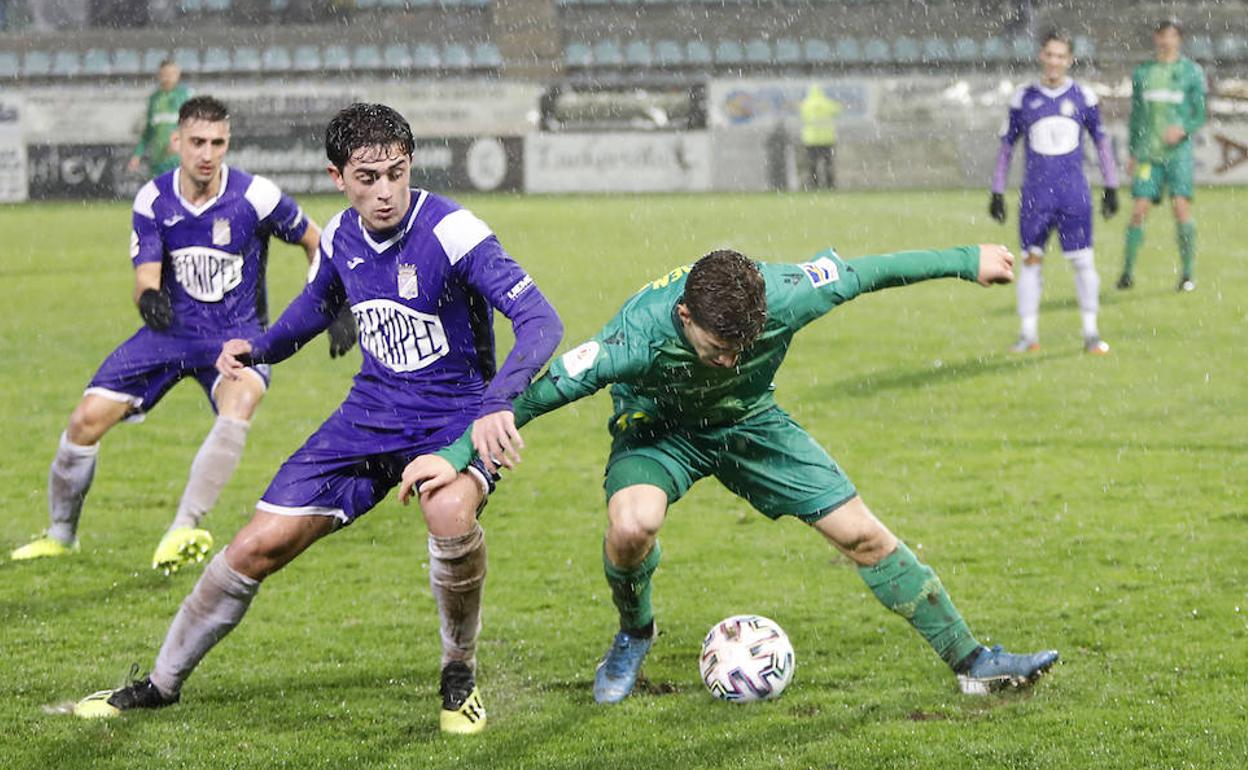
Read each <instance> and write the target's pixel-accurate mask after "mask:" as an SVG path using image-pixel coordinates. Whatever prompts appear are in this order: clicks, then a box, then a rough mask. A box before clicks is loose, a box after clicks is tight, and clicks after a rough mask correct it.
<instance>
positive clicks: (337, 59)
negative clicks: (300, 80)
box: [321, 45, 351, 72]
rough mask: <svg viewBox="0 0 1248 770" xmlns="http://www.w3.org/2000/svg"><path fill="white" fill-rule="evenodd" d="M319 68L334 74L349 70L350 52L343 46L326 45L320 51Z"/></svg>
mask: <svg viewBox="0 0 1248 770" xmlns="http://www.w3.org/2000/svg"><path fill="white" fill-rule="evenodd" d="M321 67H322V68H324V69H327V70H331V71H335V72H343V71H346V70H349V69H351V51H350V49H348V48H347V47H346V46H345V45H327V46H325V50H323V51H321Z"/></svg>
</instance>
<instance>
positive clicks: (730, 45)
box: [715, 40, 745, 64]
mask: <svg viewBox="0 0 1248 770" xmlns="http://www.w3.org/2000/svg"><path fill="white" fill-rule="evenodd" d="M743 61H745V49H744V48H742V47H741V44H740V43H738V42H737V41H736V40H721V41H719V43H717V44H716V45H715V63H716V64H740V63H741V62H743Z"/></svg>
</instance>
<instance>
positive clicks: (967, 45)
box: [953, 37, 981, 62]
mask: <svg viewBox="0 0 1248 770" xmlns="http://www.w3.org/2000/svg"><path fill="white" fill-rule="evenodd" d="M980 58H981V56H980V52H979V43H976V42H975V41H974V40H972V39H970V38H969V37H960V38H958V39H957V40H955V41H953V60H954V61H958V62H974V61H979V60H980Z"/></svg>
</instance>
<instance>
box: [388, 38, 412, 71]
mask: <svg viewBox="0 0 1248 770" xmlns="http://www.w3.org/2000/svg"><path fill="white" fill-rule="evenodd" d="M381 59H382V61H384V62H385V63H386V67H387V68H388V69H392V70H405V69H411V66H412V54H411V52H410V51H408V50H407V46H406V45H404V44H402V43H391V44H390V45H388V46H386V47H385V48H383V49H382V51H381Z"/></svg>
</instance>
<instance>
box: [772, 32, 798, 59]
mask: <svg viewBox="0 0 1248 770" xmlns="http://www.w3.org/2000/svg"><path fill="white" fill-rule="evenodd" d="M776 63H777V64H784V65H792V64H801V63H802V45H801V43H798V42H797V41H796V40H794V39H793V38H791V37H782V38H780V39H779V40H777V41H776Z"/></svg>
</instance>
